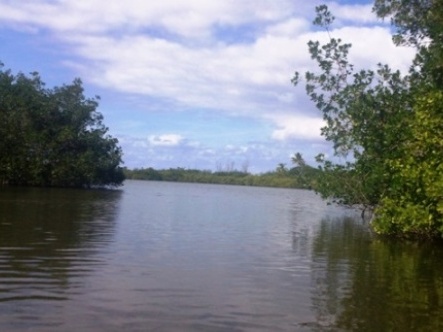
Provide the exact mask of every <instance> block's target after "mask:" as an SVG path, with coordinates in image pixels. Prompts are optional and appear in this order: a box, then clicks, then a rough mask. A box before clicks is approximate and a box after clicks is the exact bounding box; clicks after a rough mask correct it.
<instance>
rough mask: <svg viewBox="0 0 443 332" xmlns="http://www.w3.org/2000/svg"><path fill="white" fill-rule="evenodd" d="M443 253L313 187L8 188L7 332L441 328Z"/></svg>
mask: <svg viewBox="0 0 443 332" xmlns="http://www.w3.org/2000/svg"><path fill="white" fill-rule="evenodd" d="M442 257H443V248H442V246H440V245H438V244H416V243H405V242H399V241H392V240H391V241H386V240H381V239H378V238H376V237H374V236H372V235H371V233H370V231H369V230H368V226H367V225H366V224H364V223H363V222H362V221H361V220H360V219H359V218H358V217H357V214H355V213H354V212H352V211H349V210H345V209H343V208H338V207H333V206H327V205H326V204H325V203H324V202H323V201H321V200H320V199H319V198H318V197H317V196H316V195H315V194H314V193H312V192H310V191H303V190H288V189H274V188H250V187H239V186H220V185H201V184H200V185H199V184H183V183H166V182H141V181H126V183H125V186H124V187H123V188H122V189H121V190H116V191H100V190H97V191H95V190H94V191H84V190H65V189H35V188H0V331H12V332H14V331H37V332H40V331H122V330H125V331H441V330H443V325H442V324H443V322H442V320H443V260H442V259H441V258H442Z"/></svg>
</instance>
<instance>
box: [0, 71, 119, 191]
mask: <svg viewBox="0 0 443 332" xmlns="http://www.w3.org/2000/svg"><path fill="white" fill-rule="evenodd" d="M97 107H98V97H97V98H95V99H88V98H86V97H85V96H84V94H83V87H82V82H81V80H80V79H75V80H74V81H73V82H72V84H69V85H63V86H61V87H55V88H53V89H47V88H45V84H44V83H43V82H42V80H41V78H40V76H39V75H38V73H31V75H30V76H26V75H24V74H22V73H19V74H17V75H13V74H12V73H11V71H10V70H4V69H3V66H1V67H0V151H1V155H0V183H2V184H12V185H33V186H66V187H90V186H104V185H120V184H121V183H122V181H123V179H124V176H123V172H122V169H121V168H120V164H121V162H122V159H121V156H122V151H121V148H120V147H119V146H118V141H117V139H115V138H113V137H111V136H109V135H108V134H107V132H108V128H107V127H106V126H105V125H104V124H103V116H102V115H101V114H100V113H99V112H97Z"/></svg>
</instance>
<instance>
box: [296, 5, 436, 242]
mask: <svg viewBox="0 0 443 332" xmlns="http://www.w3.org/2000/svg"><path fill="white" fill-rule="evenodd" d="M374 11H375V12H376V13H377V15H378V16H379V17H382V18H384V17H391V18H392V23H393V24H394V26H395V27H396V28H397V34H396V35H395V36H394V42H395V43H396V44H397V45H412V46H414V47H416V48H417V56H416V58H415V59H414V62H413V63H412V64H411V67H410V72H409V73H408V75H405V76H402V75H401V73H400V72H398V71H393V70H391V69H390V68H389V67H388V66H386V65H382V64H379V65H378V69H377V70H375V71H373V70H359V71H356V70H355V68H354V66H353V65H352V64H350V63H349V62H348V58H347V56H348V52H349V51H350V48H351V45H350V44H345V43H343V42H342V41H341V40H340V39H335V38H330V40H329V42H328V43H327V44H325V45H320V43H319V42H312V41H311V42H309V51H310V54H311V57H312V58H313V59H314V60H315V61H316V62H317V64H318V67H319V72H316V73H313V72H308V73H306V75H305V80H306V91H307V94H308V95H309V96H310V98H311V100H313V101H314V102H315V104H316V106H317V108H318V109H319V110H320V111H321V112H322V114H323V118H324V120H325V122H326V125H325V127H324V128H323V129H322V134H323V135H324V136H325V138H326V139H327V140H329V141H331V142H332V143H333V145H334V149H335V155H336V156H339V157H345V158H346V157H348V160H350V161H349V162H347V163H345V164H343V163H342V164H337V163H333V162H331V161H329V160H325V158H324V156H322V155H320V156H318V161H319V163H320V169H321V170H322V171H323V172H322V176H321V177H319V179H318V187H317V188H316V189H317V190H318V191H319V192H320V193H321V194H322V196H323V197H325V198H329V199H332V200H335V201H337V202H339V203H343V204H349V205H360V206H362V207H363V208H367V207H369V208H371V209H373V210H374V219H373V228H374V229H375V231H377V232H379V233H381V234H396V235H419V236H442V234H443V172H442V167H443V166H441V160H442V159H443V149H442V147H443V143H442V141H443V121H442V120H443V115H442V114H443V103H442V102H443V97H442V87H443V51H442V49H443V48H442V46H443V45H442V43H443V39H442V36H443V6H442V4H441V3H440V2H439V1H406V0H394V1H392V0H377V1H376V2H375V5H374ZM317 14H318V15H317V18H316V19H315V21H314V23H315V24H317V25H319V26H322V27H324V28H325V29H326V30H328V32H329V29H330V25H331V24H332V23H333V21H334V17H333V16H332V14H331V13H330V12H329V11H328V8H327V7H326V6H324V5H323V6H319V7H317ZM298 81H299V75H298V73H296V75H295V77H294V79H293V82H294V83H297V82H298Z"/></svg>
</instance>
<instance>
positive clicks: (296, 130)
mask: <svg viewBox="0 0 443 332" xmlns="http://www.w3.org/2000/svg"><path fill="white" fill-rule="evenodd" d="M271 120H272V121H274V122H275V124H276V126H277V129H276V130H274V132H273V133H272V138H273V139H276V140H279V141H285V140H288V139H306V140H314V141H318V140H322V139H323V138H322V137H321V136H320V128H321V127H323V126H324V122H323V120H322V119H319V118H311V117H304V116H297V115H291V114H288V115H274V116H273V117H271Z"/></svg>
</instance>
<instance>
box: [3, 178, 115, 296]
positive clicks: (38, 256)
mask: <svg viewBox="0 0 443 332" xmlns="http://www.w3.org/2000/svg"><path fill="white" fill-rule="evenodd" d="M120 197H121V191H118V190H75V189H54V188H52V189H48V188H9V187H1V188H0V305H1V303H2V302H3V303H4V302H10V301H19V300H28V301H29V300H42V301H47V300H65V299H68V298H69V297H70V295H72V294H75V289H76V287H77V286H78V283H81V280H82V277H84V276H85V275H88V274H89V273H91V271H94V270H95V269H96V268H97V267H98V266H100V264H102V263H103V262H102V260H101V259H100V255H101V254H102V252H103V250H104V249H105V248H106V247H107V246H108V244H109V243H110V242H111V241H112V238H113V234H114V232H115V216H116V214H117V212H118V206H119V200H120Z"/></svg>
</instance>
